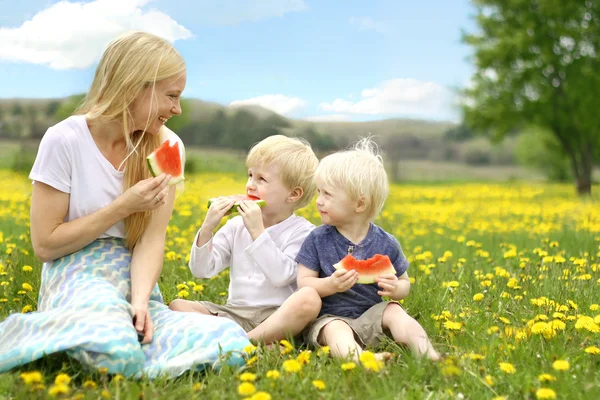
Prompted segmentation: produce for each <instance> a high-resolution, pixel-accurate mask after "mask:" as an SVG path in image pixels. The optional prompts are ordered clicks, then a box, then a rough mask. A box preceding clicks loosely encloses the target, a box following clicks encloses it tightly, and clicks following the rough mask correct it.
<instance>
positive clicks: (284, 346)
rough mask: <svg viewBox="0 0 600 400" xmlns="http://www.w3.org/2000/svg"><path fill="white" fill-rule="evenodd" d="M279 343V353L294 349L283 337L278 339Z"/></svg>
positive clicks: (289, 351) (286, 352)
mask: <svg viewBox="0 0 600 400" xmlns="http://www.w3.org/2000/svg"><path fill="white" fill-rule="evenodd" d="M279 344H280V345H281V346H282V348H281V349H280V352H281V354H288V353H291V352H292V351H294V346H293V345H292V344H291V343H290V342H288V341H287V340H285V339H283V340H280V341H279Z"/></svg>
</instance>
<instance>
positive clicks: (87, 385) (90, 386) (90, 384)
mask: <svg viewBox="0 0 600 400" xmlns="http://www.w3.org/2000/svg"><path fill="white" fill-rule="evenodd" d="M81 386H82V387H83V388H84V389H91V390H94V389H96V388H97V387H98V385H97V384H96V382H94V381H90V380H87V381H85V382H83V385H81Z"/></svg>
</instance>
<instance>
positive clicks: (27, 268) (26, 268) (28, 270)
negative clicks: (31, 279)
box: [23, 265, 33, 272]
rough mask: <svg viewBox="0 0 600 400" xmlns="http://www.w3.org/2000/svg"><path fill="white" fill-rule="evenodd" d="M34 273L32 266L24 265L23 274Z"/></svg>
mask: <svg viewBox="0 0 600 400" xmlns="http://www.w3.org/2000/svg"><path fill="white" fill-rule="evenodd" d="M31 271H33V268H32V267H31V265H23V272H31Z"/></svg>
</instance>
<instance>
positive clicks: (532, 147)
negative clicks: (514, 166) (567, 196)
mask: <svg viewBox="0 0 600 400" xmlns="http://www.w3.org/2000/svg"><path fill="white" fill-rule="evenodd" d="M515 157H516V159H517V162H518V163H519V164H521V165H524V166H526V167H529V168H532V169H536V170H538V171H539V172H541V173H542V174H544V175H546V177H547V178H548V179H550V180H552V181H558V182H567V181H570V180H572V179H573V175H572V173H571V170H570V168H569V159H568V157H567V156H566V154H565V153H564V152H563V151H562V146H561V145H560V143H559V142H558V140H557V139H556V137H555V136H553V135H552V134H550V133H549V132H544V131H543V130H542V129H540V128H538V127H532V128H529V129H525V130H524V131H523V133H522V134H521V135H519V137H518V138H517V146H516V151H515Z"/></svg>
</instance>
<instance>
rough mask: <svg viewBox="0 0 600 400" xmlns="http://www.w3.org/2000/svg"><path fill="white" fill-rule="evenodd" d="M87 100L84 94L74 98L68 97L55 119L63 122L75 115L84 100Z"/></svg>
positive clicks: (73, 96)
mask: <svg viewBox="0 0 600 400" xmlns="http://www.w3.org/2000/svg"><path fill="white" fill-rule="evenodd" d="M84 99H85V93H82V94H74V95H72V96H69V97H67V99H66V100H65V101H63V103H62V104H61V105H60V106H59V107H58V108H57V109H56V113H55V114H54V118H55V119H56V120H57V121H62V120H63V119H66V118H68V117H70V116H71V115H73V113H74V112H75V110H76V109H77V107H79V106H80V105H81V103H82V102H83V100H84Z"/></svg>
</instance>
